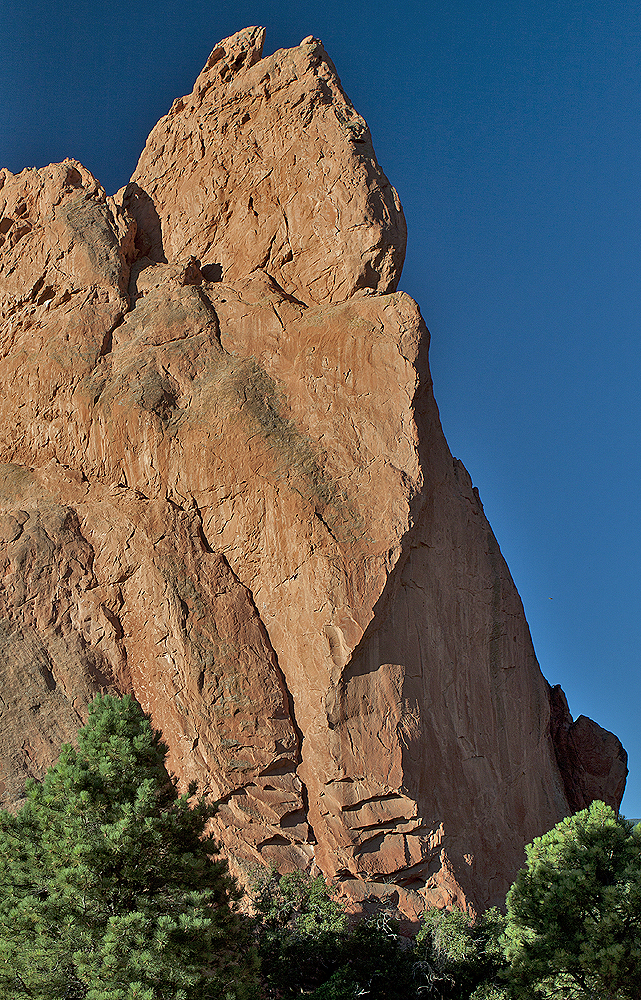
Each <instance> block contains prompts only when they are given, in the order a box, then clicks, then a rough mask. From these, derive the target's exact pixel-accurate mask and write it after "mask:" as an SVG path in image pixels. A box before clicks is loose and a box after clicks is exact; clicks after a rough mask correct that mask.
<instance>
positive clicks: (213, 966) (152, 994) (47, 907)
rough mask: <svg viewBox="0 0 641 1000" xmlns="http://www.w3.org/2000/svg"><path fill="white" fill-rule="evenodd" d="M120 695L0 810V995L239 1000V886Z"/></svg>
mask: <svg viewBox="0 0 641 1000" xmlns="http://www.w3.org/2000/svg"><path fill="white" fill-rule="evenodd" d="M166 755H167V747H166V745H165V744H164V743H163V742H162V738H161V734H160V733H159V732H158V731H156V730H154V729H153V727H152V726H151V724H150V721H149V719H148V718H147V716H145V714H144V713H143V712H142V709H141V708H140V706H139V705H138V704H137V703H136V702H135V701H134V699H133V698H131V697H128V696H126V697H124V698H122V699H117V698H114V697H111V696H108V695H107V696H99V697H98V698H96V699H95V701H94V702H93V703H92V705H91V706H90V709H89V721H88V723H87V725H86V726H85V727H84V728H83V729H81V730H80V732H79V735H78V748H77V749H75V748H73V747H72V746H69V745H67V746H64V747H63V748H62V752H61V754H60V758H59V760H58V763H57V764H56V765H55V766H54V767H52V768H50V769H49V771H48V772H47V774H46V776H45V778H44V780H43V781H42V783H40V784H38V783H36V782H31V783H29V785H28V787H27V792H26V803H25V805H24V806H23V808H22V809H21V810H20V811H19V813H18V814H17V815H16V816H13V815H11V814H9V813H7V812H2V813H0V998H7V1000H8V998H12V1000H26V998H33V997H36V998H38V1000H63V998H64V1000H160V998H162V1000H214V998H215V1000H228V998H229V1000H232V998H233V1000H236V998H238V1000H241V998H249V997H251V996H254V983H255V969H254V959H253V953H252V949H251V948H250V947H249V946H248V943H247V938H246V934H245V931H244V926H243V923H242V922H241V917H240V916H239V914H238V913H237V912H236V902H237V900H238V898H239V892H238V889H237V887H236V885H235V883H234V882H233V880H232V879H231V877H230V876H229V874H228V872H227V866H226V863H225V862H224V861H223V860H221V859H219V858H217V857H216V855H217V854H218V851H219V849H218V846H217V845H216V843H215V842H214V841H213V840H212V839H211V838H209V837H207V836H205V835H204V831H205V827H206V824H207V821H208V820H209V819H210V817H211V815H212V813H213V810H212V808H211V807H210V806H208V805H207V804H206V803H205V802H204V801H203V800H202V799H201V800H199V801H198V802H197V803H196V805H194V806H191V805H190V803H189V801H188V799H189V798H191V797H192V796H193V795H194V793H195V788H194V787H191V788H190V789H189V792H188V795H184V796H179V795H178V792H177V788H176V779H175V778H173V777H170V775H169V774H168V772H167V770H166V768H165V759H166Z"/></svg>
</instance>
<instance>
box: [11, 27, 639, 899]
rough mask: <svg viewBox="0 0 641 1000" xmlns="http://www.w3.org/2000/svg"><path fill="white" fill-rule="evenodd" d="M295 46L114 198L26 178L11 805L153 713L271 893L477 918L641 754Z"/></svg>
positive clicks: (144, 162) (43, 173)
mask: <svg viewBox="0 0 641 1000" xmlns="http://www.w3.org/2000/svg"><path fill="white" fill-rule="evenodd" d="M263 36H264V32H263V30H262V29H257V28H249V29H246V30H245V31H242V32H240V33H239V34H237V35H235V36H233V37H232V38H231V39H227V40H225V41H223V42H221V43H220V44H219V45H217V46H216V48H215V49H214V51H213V52H212V54H211V56H210V58H209V60H208V62H207V65H206V67H205V69H204V70H203V72H202V73H201V75H200V76H199V78H198V80H197V81H196V85H195V87H194V90H193V92H192V94H190V95H189V96H188V97H184V98H181V99H179V100H177V101H175V102H174V104H173V106H172V108H171V110H170V111H169V113H168V114H167V115H166V116H165V118H163V119H162V120H161V121H160V122H159V123H158V125H157V126H156V127H155V129H154V130H153V132H152V133H151V135H150V137H149V140H148V142H147V146H146V148H145V150H144V152H143V154H142V156H141V159H140V162H139V164H138V167H137V169H136V171H135V173H134V175H133V177H132V180H131V183H130V184H129V185H128V186H127V187H126V188H125V189H123V190H122V191H120V192H118V194H117V195H116V196H114V197H113V198H107V197H106V195H105V192H104V190H103V189H102V188H101V186H100V185H99V183H98V182H97V181H96V180H95V179H94V178H93V177H92V176H91V174H90V173H89V172H88V171H87V170H86V169H85V168H84V167H82V166H81V164H79V163H77V162H76V161H73V160H67V161H65V162H64V163H62V164H54V165H52V166H49V167H46V168H43V169H40V170H35V169H29V170H24V171H23V172H22V173H20V174H18V175H15V176H14V175H12V174H10V173H9V172H8V171H6V170H3V171H1V172H0V318H1V327H0V379H1V381H2V390H3V391H2V395H1V397H0V417H1V419H0V461H1V462H2V463H3V464H2V465H0V543H1V549H0V553H1V555H0V558H1V559H2V578H1V579H2V586H1V588H0V642H1V644H2V660H1V664H2V666H1V668H0V669H1V670H2V688H1V690H0V695H1V698H2V701H1V703H0V707H1V711H2V730H1V735H0V747H1V750H2V764H3V778H2V780H3V792H4V803H5V804H16V803H18V802H19V801H20V796H21V790H22V787H23V785H24V780H25V778H26V777H27V776H29V775H35V776H36V777H38V776H40V775H41V774H42V773H43V770H44V769H45V768H46V767H47V765H48V764H49V763H50V762H51V761H53V760H54V759H55V758H56V755H57V752H58V749H59V746H60V743H61V742H63V741H65V740H70V739H72V738H73V734H74V732H75V730H76V728H77V726H78V725H79V724H80V723H81V721H82V720H83V719H84V718H85V714H86V709H87V704H88V701H89V700H90V699H91V697H92V695H93V694H94V693H95V692H96V691H97V690H100V689H110V690H115V691H119V692H125V691H130V692H133V693H135V695H136V697H137V698H138V699H139V701H140V702H141V704H142V705H143V707H144V708H145V710H148V711H150V712H151V714H152V717H153V719H154V722H155V723H156V724H157V725H158V726H159V727H161V728H162V730H163V733H164V736H165V739H166V741H167V742H168V744H169V746H170V766H171V767H172V768H173V770H175V771H176V773H177V774H179V776H180V777H181V779H183V780H184V781H188V780H190V779H194V778H195V779H196V780H197V781H198V782H199V784H200V785H201V787H204V789H205V790H206V792H207V794H208V795H211V796H212V797H214V798H216V799H219V800H220V802H221V805H220V809H219V812H218V814H217V818H216V821H215V822H216V832H217V835H218V836H219V837H220V839H221V840H222V841H223V843H224V845H225V848H226V850H227V852H228V853H229V855H230V857H231V858H232V859H233V862H234V864H235V865H236V866H237V867H238V868H239V869H242V868H243V866H248V865H251V864H254V863H256V862H257V861H262V862H265V863H271V862H273V863H275V864H277V865H279V866H280V867H281V868H282V869H284V868H287V867H290V868H291V867H293V866H306V867H311V866H313V865H317V866H319V867H320V869H322V870H323V871H324V872H326V873H327V874H328V875H331V876H333V877H335V878H337V879H338V880H340V881H341V882H342V883H343V884H344V889H345V891H346V892H347V893H348V894H349V895H350V896H351V897H352V898H353V899H355V900H361V901H364V900H366V899H367V898H368V897H371V898H372V899H377V898H385V899H387V900H388V901H389V900H390V899H392V901H393V902H394V903H395V904H396V905H398V906H399V907H400V908H401V909H402V910H404V912H406V913H408V914H412V913H415V912H418V909H419V908H420V906H422V905H423V904H424V902H425V900H427V901H429V902H432V903H435V904H436V905H452V904H453V903H454V904H457V905H461V906H469V907H471V908H473V909H477V910H478V909H481V908H483V907H484V906H486V905H488V904H489V903H492V902H496V901H499V900H500V899H501V897H502V896H503V894H504V893H505V890H506V888H507V887H508V885H509V884H510V882H511V880H512V878H513V876H514V873H515V871H516V869H517V868H518V867H519V866H520V864H521V861H522V848H523V844H524V843H525V842H526V841H527V840H529V839H531V838H532V837H533V836H536V835H538V834H540V833H542V832H543V831H544V830H546V829H548V828H549V827H550V826H552V825H553V824H554V823H555V822H557V821H558V820H559V819H560V818H562V817H563V816H564V815H567V814H568V812H569V811H571V810H572V809H576V808H579V807H581V806H582V805H583V804H585V803H587V802H588V801H589V800H590V799H591V798H593V797H597V796H598V797H602V798H605V799H606V801H609V802H611V803H612V804H613V805H616V806H618V803H619V801H620V798H621V795H622V793H623V787H624V784H625V775H626V773H627V772H626V758H625V752H624V751H623V749H622V748H621V745H620V743H619V742H618V740H617V739H616V737H614V736H612V734H607V733H605V732H604V731H603V730H602V729H600V727H598V726H597V725H596V724H595V723H593V722H590V720H588V719H585V718H584V717H581V718H580V719H579V720H577V722H576V723H573V722H572V719H571V716H570V715H569V712H568V709H567V704H566V703H565V700H564V698H563V695H562V692H560V691H559V690H558V689H550V687H549V685H548V684H547V682H546V681H545V679H544V678H543V676H542V674H541V672H540V670H539V667H538V664H537V662H536V658H535V655H534V651H533V648H532V643H531V640H530V635H529V631H528V626H527V623H526V620H525V617H524V614H523V608H522V606H521V602H520V599H519V596H518V594H517V592H516V589H515V587H514V584H513V582H512V580H511V578H510V574H509V571H508V569H507V566H506V565H505V562H504V560H503V558H502V556H501V553H500V550H499V547H498V545H497V542H496V540H495V539H494V536H493V534H492V531H491V528H490V526H489V524H488V522H487V520H486V518H485V516H484V513H483V508H482V506H481V503H480V500H479V497H478V494H477V492H476V490H475V489H474V488H473V486H472V483H471V481H470V477H469V475H468V474H467V472H466V471H465V469H464V468H463V466H462V465H461V463H460V462H458V461H457V460H455V459H453V458H452V456H451V455H450V452H449V450H448V447H447V444H446V442H445V439H444V437H443V433H442V430H441V427H440V423H439V418H438V411H437V408H436V404H435V402H434V397H433V395H432V387H431V382H430V376H429V369H428V360H427V350H428V340H429V335H428V332H427V329H426V327H425V324H424V322H423V320H422V318H421V315H420V312H419V309H418V306H417V305H416V303H415V302H413V301H412V300H411V299H410V298H409V297H408V296H407V295H405V294H404V293H402V292H397V291H396V287H397V283H398V279H399V276H400V271H401V267H402V262H403V255H404V250H405V224H404V220H403V214H402V210H401V207H400V204H399V200H398V197H397V195H396V192H395V191H394V189H393V188H392V187H391V185H390V184H389V182H388V180H387V179H386V177H385V175H384V174H383V173H382V171H381V169H380V167H379V166H378V164H377V162H376V159H375V156H374V152H373V149H372V145H371V139H370V135H369V132H368V129H367V126H366V124H365V122H364V121H363V119H362V118H361V117H360V116H359V115H358V114H357V113H356V112H355V110H354V109H353V107H352V105H351V104H350V102H349V100H348V99H347V97H346V96H345V94H344V93H343V91H342V88H341V85H340V81H339V79H338V76H337V75H336V71H335V69H334V67H333V65H332V63H331V61H330V60H329V58H328V56H327V55H326V53H325V51H324V49H323V47H322V45H321V43H320V42H319V41H318V40H316V39H313V38H308V39H305V40H304V41H303V42H302V43H301V45H300V46H298V47H297V48H294V49H291V50H282V51H279V52H276V53H275V54H274V55H272V56H270V57H268V58H265V59H262V58H261V50H262V41H263ZM551 706H552V707H551Z"/></svg>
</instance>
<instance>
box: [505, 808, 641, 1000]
mask: <svg viewBox="0 0 641 1000" xmlns="http://www.w3.org/2000/svg"><path fill="white" fill-rule="evenodd" d="M525 850H526V854H527V867H526V868H524V869H523V870H522V871H521V872H519V874H518V876H517V878H516V881H515V883H514V885H513V886H512V888H511V889H510V891H509V893H508V896H507V910H508V913H507V930H506V949H507V956H508V958H509V959H510V960H511V963H512V964H511V979H512V982H513V984H514V987H515V989H516V991H517V993H518V995H519V996H523V997H527V998H528V1000H529V998H534V997H541V998H543V997H550V998H551V997H563V998H564V1000H570V998H576V1000H638V998H639V997H640V996H641V825H639V826H637V827H634V828H633V827H632V824H631V823H629V822H628V821H627V820H625V819H622V818H621V817H618V816H617V815H616V813H615V812H614V810H612V809H610V807H609V806H606V805H604V804H603V802H593V803H592V805H591V806H590V808H589V809H584V810H583V811H582V812H579V813H577V814H576V815H575V816H571V817H569V818H568V819H565V820H563V821H562V822H561V823H558V824H557V826H555V827H554V829H553V830H550V831H549V833H546V834H545V835H544V836H543V837H537V838H536V840H534V842H533V843H532V844H529V845H528V846H527V847H526V849H525Z"/></svg>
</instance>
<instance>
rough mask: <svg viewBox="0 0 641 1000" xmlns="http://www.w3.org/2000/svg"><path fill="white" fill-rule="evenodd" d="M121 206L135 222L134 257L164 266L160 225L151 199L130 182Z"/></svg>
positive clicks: (164, 257)
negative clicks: (146, 258) (147, 259)
mask: <svg viewBox="0 0 641 1000" xmlns="http://www.w3.org/2000/svg"><path fill="white" fill-rule="evenodd" d="M123 204H124V206H125V208H126V209H127V211H128V212H129V214H130V215H131V216H132V217H133V218H134V219H135V220H136V225H137V232H136V239H135V246H136V257H137V258H138V259H139V258H141V257H148V258H149V260H150V261H151V262H152V263H153V264H166V263H167V257H166V256H165V251H164V248H163V240H162V224H161V221H160V216H159V215H158V212H157V211H156V206H155V204H154V202H153V199H152V198H151V197H150V196H149V195H148V194H147V192H146V191H143V189H142V188H141V187H140V185H139V184H135V183H134V182H133V181H132V182H131V183H129V184H128V185H127V187H126V188H125V194H124V198H123Z"/></svg>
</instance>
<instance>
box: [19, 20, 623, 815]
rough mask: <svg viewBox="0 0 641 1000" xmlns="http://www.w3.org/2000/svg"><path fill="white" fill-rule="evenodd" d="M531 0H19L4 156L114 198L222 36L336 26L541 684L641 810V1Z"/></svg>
mask: <svg viewBox="0 0 641 1000" xmlns="http://www.w3.org/2000/svg"><path fill="white" fill-rule="evenodd" d="M523 7H524V5H523V4H522V3H516V2H514V3H510V2H503V3H501V2H497V0H483V2H476V0H467V2H465V0H450V2H448V3H443V2H438V3H437V2H433V0H422V2H420V0H416V2H413V0H405V2H404V0H399V2H397V3H394V4H392V3H383V2H381V0H370V2H368V3H351V4H346V3H344V2H339V0H324V2H323V3H309V2H306V0H283V2H280V3H267V2H227V3H225V2H223V3H218V4H216V3H212V2H207V3H205V2H202V0H192V2H191V3H189V4H186V3H177V2H169V0H156V2H154V3H150V2H145V0H139V2H137V3H136V4H133V5H132V4H130V3H129V2H127V3H125V2H122V0H113V2H111V3H109V4H98V3H87V2H84V0H79V2H75V3H74V4H61V3H59V0H43V2H40V3H38V4H37V5H36V4H35V3H26V2H24V0H16V2H11V0H2V2H0V35H1V36H2V38H3V40H4V45H3V59H2V64H1V67H0V83H1V94H2V100H1V101H0V165H2V166H7V167H8V168H9V169H10V170H12V171H14V172H17V171H20V170H21V169H22V168H23V167H25V166H43V165H45V164H46V163H49V162H53V161H59V160H62V159H63V158H64V157H65V156H73V157H76V158H77V159H79V160H80V161H81V162H82V163H83V164H84V165H85V166H87V167H88V168H89V169H90V170H91V171H92V172H93V173H94V174H95V175H96V176H97V177H98V178H99V179H100V181H101V182H102V184H103V185H104V186H105V188H106V189H107V192H108V193H113V192H114V191H115V190H116V189H117V188H119V187H121V186H122V185H123V184H125V183H126V182H127V180H128V179H129V176H130V175H131V173H132V172H133V170H134V167H135V165H136V161H137V158H138V156H139V154H140V151H141V150H142V148H143V146H144V143H145V139H146V136H147V134H148V132H149V131H150V129H151V128H152V126H153V125H154V124H155V122H156V121H157V119H158V118H159V117H160V116H161V115H163V114H164V113H165V112H166V111H167V110H168V108H169V106H170V104H171V102H172V100H173V99H174V98H175V97H177V96H179V95H181V94H185V93H188V92H189V91H190V90H191V87H192V84H193V81H194V79H195V77H196V76H197V74H198V73H199V71H200V69H201V68H202V66H203V64H204V62H205V60H206V58H207V56H208V54H209V52H210V51H211V49H212V48H213V46H214V44H215V43H216V42H217V41H218V40H219V39H221V38H223V37H225V36H227V35H229V34H232V33H233V32H234V31H237V30H239V29H240V28H242V27H245V26H247V25H250V24H264V25H265V26H266V27H267V44H266V53H269V52H272V51H274V50H275V49H277V48H280V47H285V46H291V45H297V44H298V43H299V42H300V41H301V39H302V38H303V37H305V36H306V35H309V34H313V35H316V36H317V37H320V38H321V39H322V40H323V42H324V43H325V47H326V48H327V50H328V52H329V54H330V55H331V57H332V59H333V60H334V62H335V64H336V66H337V69H338V72H339V74H340V76H341V79H342V82H343V85H344V87H345V90H346V91H347V93H348V94H349V96H350V97H351V99H352V101H353V102H354V104H355V106H356V107H357V109H358V110H359V111H360V112H361V113H362V114H363V115H364V116H365V118H366V119H367V121H368V123H369V125H370V128H371V131H372V135H373V138H374V145H375V148H376V151H377V154H378V158H379V160H380V162H381V164H382V166H383V169H384V170H385V171H386V173H387V174H388V176H389V177H390V179H391V181H392V183H393V184H394V185H395V186H396V187H397V189H398V191H399V194H400V196H401V200H402V202H403V206H404V209H405V214H406V216H407V222H408V229H409V241H408V253H407V260H406V265H405V271H404V274H403V278H402V280H401V285H400V287H401V288H402V289H404V290H405V291H408V292H409V293H410V294H411V295H413V296H414V298H416V299H417V301H418V302H419V304H420V306H421V309H422V312H423V315H424V316H425V318H426V320H427V323H428V326H429V327H430V330H431V333H432V350H431V364H432V373H433V377H434V385H435V393H436V398H437V402H438V404H439V407H440V411H441V417H442V421H443V426H444V429H445V433H446V436H447V439H448V442H449V444H450V447H451V449H452V451H453V453H454V454H455V455H456V456H458V457H459V458H461V459H462V460H463V462H464V463H465V465H466V466H467V468H468V469H469V471H470V473H471V475H472V478H473V480H474V483H475V485H476V486H478V487H479V490H480V493H481V498H482V500H483V502H484V505H485V511H486V513H487V515H488V517H489V519H490V522H491V524H492V526H493V528H494V531H495V534H496V536H497V538H498V541H499V543H500V545H501V548H502V551H503V553H504V555H505V557H506V559H507V561H508V564H509V566H510V569H511V571H512V574H513V576H514V579H515V581H516V584H517V586H518V588H519V591H520V593H521V596H522V598H523V603H524V605H525V610H526V614H527V618H528V621H529V623H530V628H531V631H532V636H533V639H534V643H535V646H536V650H537V654H538V657H539V661H540V663H541V667H542V669H543V672H544V674H545V676H546V677H547V678H548V680H549V681H550V682H551V683H553V684H554V683H561V684H562V686H563V688H564V690H565V692H566V694H567V696H568V699H569V702H570V708H571V711H572V712H573V714H574V716H575V717H576V716H578V715H580V714H582V713H583V714H585V715H589V716H590V717H591V718H594V719H596V720H597V721H598V722H599V723H600V724H601V725H602V726H604V727H606V728H608V729H611V730H613V731H614V732H616V733H617V735H618V736H619V737H620V738H621V740H622V741H623V743H624V745H625V747H626V748H627V750H628V752H629V755H630V769H631V773H630V778H629V782H628V790H627V792H626V796H625V799H624V804H623V810H624V812H625V813H626V814H627V815H628V816H633V817H641V777H640V773H639V761H640V757H641V736H640V735H639V726H638V712H639V701H640V695H641V679H640V677H639V669H638V663H639V647H640V645H641V643H640V639H641V635H640V631H641V629H640V618H639V605H640V597H641V593H640V591H641V586H640V582H639V580H640V574H639V564H640V562H641V559H640V556H641V544H640V539H639V496H640V492H641V453H640V449H639V430H640V409H641V404H640V393H639V388H638V380H639V376H638V372H639V361H640V358H641V344H640V338H639V333H640V330H639V317H640V304H641V279H640V275H639V268H640V257H641V255H640V249H641V247H640V243H641V195H640V186H639V178H640V177H641V134H640V133H641V114H640V110H641V73H640V70H639V55H640V47H641V11H640V10H639V8H638V5H636V4H632V3H620V2H617V0H609V2H608V3H603V2H602V0H601V2H594V0H583V2H577V0H563V2H561V0H558V2H540V3H539V4H538V5H536V6H535V5H531V9H530V10H524V9H523Z"/></svg>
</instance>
